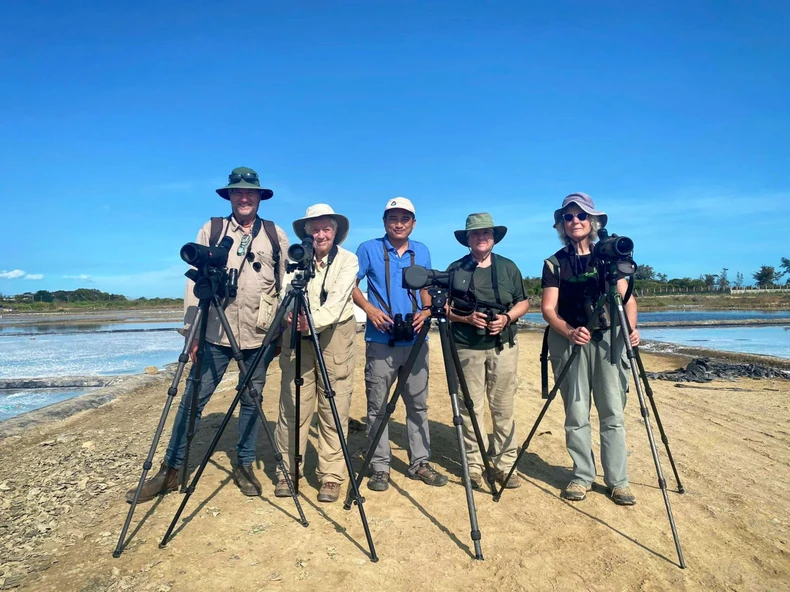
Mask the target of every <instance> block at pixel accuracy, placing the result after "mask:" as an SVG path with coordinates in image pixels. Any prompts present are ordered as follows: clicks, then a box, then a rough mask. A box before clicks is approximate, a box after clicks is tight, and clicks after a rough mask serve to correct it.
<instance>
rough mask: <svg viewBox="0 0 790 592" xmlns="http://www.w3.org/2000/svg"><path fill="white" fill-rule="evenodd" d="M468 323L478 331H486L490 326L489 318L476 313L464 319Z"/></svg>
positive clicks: (483, 314)
mask: <svg viewBox="0 0 790 592" xmlns="http://www.w3.org/2000/svg"><path fill="white" fill-rule="evenodd" d="M464 318H465V319H466V322H467V323H469V324H470V325H473V326H474V327H477V328H478V329H485V328H486V327H487V326H488V317H487V316H486V315H485V313H482V312H480V311H477V310H476V311H474V312H473V313H472V314H470V315H468V316H466V317H464Z"/></svg>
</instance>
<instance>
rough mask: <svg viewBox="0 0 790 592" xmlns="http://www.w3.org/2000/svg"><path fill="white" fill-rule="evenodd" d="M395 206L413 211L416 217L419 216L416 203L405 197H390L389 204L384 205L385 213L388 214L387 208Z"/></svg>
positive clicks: (391, 208) (390, 208)
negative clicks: (415, 207)
mask: <svg viewBox="0 0 790 592" xmlns="http://www.w3.org/2000/svg"><path fill="white" fill-rule="evenodd" d="M395 208H399V209H401V210H406V211H407V212H411V213H412V215H413V216H414V217H417V213H416V212H415V211H414V205H413V204H412V203H411V201H410V200H408V199H406V198H405V197H393V198H392V199H388V200H387V205H386V206H384V213H385V214H386V213H387V210H394V209H395Z"/></svg>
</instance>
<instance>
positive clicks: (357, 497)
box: [297, 302, 379, 563]
mask: <svg viewBox="0 0 790 592" xmlns="http://www.w3.org/2000/svg"><path fill="white" fill-rule="evenodd" d="M302 306H303V307H304V312H305V317H307V326H308V327H309V329H310V339H311V342H312V344H313V348H315V359H316V360H317V361H318V368H319V369H320V371H321V380H322V381H323V383H324V393H325V394H326V398H327V400H328V401H329V407H330V409H331V410H332V418H333V419H334V422H335V429H337V437H338V439H339V440H340V449H341V450H342V451H343V458H344V459H345V461H346V470H347V471H348V475H349V482H350V483H351V487H352V488H353V490H354V503H356V504H357V507H358V508H359V517H360V519H361V520H362V528H363V529H364V530H365V538H366V539H367V541H368V548H369V549H370V560H371V561H372V562H373V563H376V562H377V561H378V560H379V558H378V556H377V555H376V548H375V547H374V546H373V537H372V536H370V527H369V526H368V519H367V517H366V516H365V508H364V507H363V504H364V502H365V498H363V497H362V495H361V494H360V493H359V487H358V486H357V481H356V479H354V467H353V465H352V464H351V455H350V454H349V453H348V444H347V443H346V435H345V433H344V430H343V423H342V422H341V421H340V414H339V413H338V412H337V402H336V401H335V391H334V390H332V384H331V382H330V380H329V373H328V372H327V370H326V362H325V361H324V356H323V354H322V353H321V345H320V343H319V342H318V334H317V333H316V332H315V324H314V323H313V315H312V313H311V312H310V307H309V306H307V302H304V303H303V304H302ZM352 347H353V346H352ZM299 427H300V426H299V425H298V423H297V430H299Z"/></svg>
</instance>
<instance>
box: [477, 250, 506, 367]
mask: <svg viewBox="0 0 790 592" xmlns="http://www.w3.org/2000/svg"><path fill="white" fill-rule="evenodd" d="M465 257H469V258H470V259H471V258H473V257H472V254H471V253H470V254H468V255H466V256H465ZM490 267H491V287H492V288H493V290H494V300H496V303H497V304H500V305H501V304H502V298H501V296H500V295H499V278H498V277H497V272H496V255H494V253H491V265H490ZM472 284H473V286H474V276H472ZM472 289H474V287H473V288H472ZM510 308H512V307H510V306H508V307H507V308H506V310H505V312H507V311H508V310H510ZM506 328H507V337H508V339H507V340H508V343H509V344H510V345H511V346H513V345H516V342H515V339H514V338H513V326H512V325H511V324H510V323H508V325H507V327H506ZM496 339H497V349H499V350H500V351H501V350H502V337H501V335H497V336H496Z"/></svg>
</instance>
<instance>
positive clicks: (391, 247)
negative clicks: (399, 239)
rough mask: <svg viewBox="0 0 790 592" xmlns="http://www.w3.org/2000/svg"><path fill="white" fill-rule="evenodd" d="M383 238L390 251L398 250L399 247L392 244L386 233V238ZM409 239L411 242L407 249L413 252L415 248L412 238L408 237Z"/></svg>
mask: <svg viewBox="0 0 790 592" xmlns="http://www.w3.org/2000/svg"><path fill="white" fill-rule="evenodd" d="M383 240H384V246H385V247H387V250H388V251H396V252H397V249H396V248H395V247H393V246H392V243H391V242H390V239H389V238H388V237H387V235H386V234H385V235H384V239H383ZM408 240H409V244H408V245H407V246H406V251H411V252H412V253H413V252H414V249H413V248H412V246H411V239H408Z"/></svg>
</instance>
